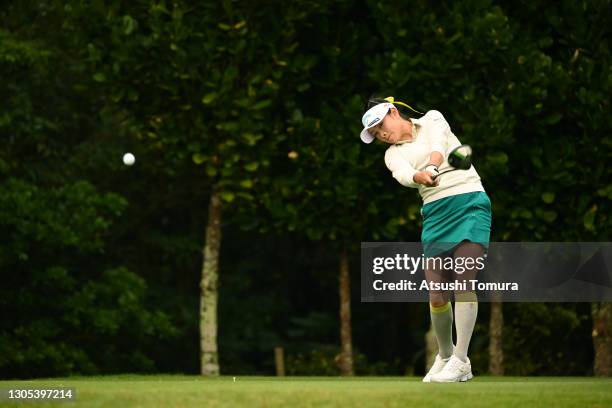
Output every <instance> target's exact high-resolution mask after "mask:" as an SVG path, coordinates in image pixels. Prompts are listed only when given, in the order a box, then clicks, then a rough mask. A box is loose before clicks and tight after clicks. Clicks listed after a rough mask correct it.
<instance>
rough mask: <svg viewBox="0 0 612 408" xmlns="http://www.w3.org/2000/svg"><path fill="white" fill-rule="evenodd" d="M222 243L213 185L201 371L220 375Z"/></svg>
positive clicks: (202, 308)
mask: <svg viewBox="0 0 612 408" xmlns="http://www.w3.org/2000/svg"><path fill="white" fill-rule="evenodd" d="M220 245H221V198H220V196H219V192H218V191H217V190H216V189H213V191H212V193H211V196H210V203H209V206H208V224H207V225H206V242H205V243H204V250H203V253H204V262H203V265H202V280H201V281H200V373H201V374H202V375H208V376H212V375H219V355H218V351H217V297H218V293H217V287H218V280H219V247H220Z"/></svg>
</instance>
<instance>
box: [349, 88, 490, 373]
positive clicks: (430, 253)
mask: <svg viewBox="0 0 612 408" xmlns="http://www.w3.org/2000/svg"><path fill="white" fill-rule="evenodd" d="M396 104H401V105H404V106H408V105H405V104H403V103H401V102H396V101H394V99H393V98H392V97H389V98H385V99H374V100H371V101H370V103H369V106H368V110H367V111H366V112H365V114H364V115H363V117H362V123H363V130H362V131H361V135H360V136H361V140H362V141H363V142H365V143H371V142H372V141H373V140H374V139H378V140H380V141H381V142H384V143H387V144H389V145H390V146H389V147H388V148H387V151H386V153H385V164H386V165H387V167H388V168H389V170H390V171H391V173H392V174H393V177H394V178H395V179H396V180H397V181H398V182H399V183H400V184H402V185H403V186H406V187H413V188H418V191H419V194H420V195H421V198H422V199H423V207H422V209H421V214H422V216H423V230H422V233H421V241H422V242H423V247H424V252H425V257H444V258H446V257H452V258H451V259H453V260H454V261H456V262H457V263H454V265H455V269H454V270H444V269H442V268H441V266H440V264H441V263H440V262H439V263H436V262H432V263H429V262H428V266H427V268H425V275H426V278H427V281H428V282H431V281H435V282H448V281H451V282H452V281H459V282H466V281H469V279H475V278H476V273H477V272H478V266H479V265H480V266H482V263H477V262H478V261H477V259H478V258H480V260H481V261H482V260H483V256H484V254H485V250H486V248H487V247H488V245H489V235H490V231H491V202H490V201H489V198H488V196H487V194H486V193H485V191H484V188H483V186H482V183H481V182H480V176H479V175H478V173H477V172H476V170H475V169H474V167H473V166H472V167H470V168H469V169H468V170H457V171H452V172H449V173H446V174H440V176H439V177H437V176H438V174H439V173H442V172H444V171H445V170H450V169H451V167H450V165H449V164H448V161H447V157H448V154H449V152H450V151H451V150H453V149H454V148H455V147H457V146H459V145H460V144H461V143H460V142H459V140H458V139H457V137H455V135H454V134H453V133H452V132H451V129H450V126H449V125H448V123H447V122H446V120H445V119H444V116H442V114H441V113H440V112H438V111H435V110H432V111H429V112H427V113H426V114H425V115H423V116H422V117H421V118H419V119H413V118H409V117H406V116H404V115H402V114H400V112H399V111H398V109H397V107H396V106H395V105H396ZM410 109H412V108H410ZM469 258H472V259H473V261H472V262H465V259H469ZM460 260H461V261H462V262H461V264H462V265H464V267H461V268H457V265H459V262H458V261H460ZM468 264H469V266H470V267H469V268H468V267H467V265H468ZM436 265H437V266H436ZM468 286H469V285H468ZM460 289H461V290H455V291H454V294H455V317H454V320H455V328H456V332H457V343H456V345H453V335H452V333H453V309H452V306H451V303H450V295H451V292H450V291H443V290H441V291H434V290H430V292H429V308H430V316H431V323H432V326H433V329H434V332H435V334H436V339H437V342H438V350H439V351H438V355H437V356H436V359H435V362H434V364H433V366H432V367H431V369H430V370H429V372H428V373H427V375H425V378H423V381H424V382H456V381H468V380H470V379H471V378H472V377H473V375H472V366H471V364H470V359H469V358H468V356H467V353H468V346H469V344H470V339H471V337H472V332H473V330H474V325H475V323H476V316H477V314H478V303H477V299H476V293H475V292H473V291H470V290H467V289H469V287H468V288H460ZM463 289H466V290H463Z"/></svg>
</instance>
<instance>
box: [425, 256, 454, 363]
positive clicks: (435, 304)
mask: <svg viewBox="0 0 612 408" xmlns="http://www.w3.org/2000/svg"><path fill="white" fill-rule="evenodd" d="M425 276H426V278H427V281H428V282H432V281H433V282H443V281H444V280H445V278H444V276H445V274H444V271H443V270H441V271H437V270H435V269H433V268H432V269H425ZM449 299H450V293H449V292H445V291H429V315H430V316H431V325H432V327H433V329H434V333H435V334H436V340H437V342H438V354H439V355H440V357H441V358H443V359H445V358H448V357H450V356H451V355H452V354H453V308H452V306H451V302H450V301H449Z"/></svg>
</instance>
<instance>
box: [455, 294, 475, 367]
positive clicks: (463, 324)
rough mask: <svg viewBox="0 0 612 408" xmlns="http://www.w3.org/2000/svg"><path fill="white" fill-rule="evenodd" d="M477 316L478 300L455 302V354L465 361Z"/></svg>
mask: <svg viewBox="0 0 612 408" xmlns="http://www.w3.org/2000/svg"><path fill="white" fill-rule="evenodd" d="M476 316H478V302H455V328H456V329H457V346H456V347H455V352H454V354H455V356H456V357H458V358H459V359H460V360H462V361H463V362H464V363H465V362H467V353H468V347H469V346H470V340H471V339H472V333H473V332H474V325H475V324H476Z"/></svg>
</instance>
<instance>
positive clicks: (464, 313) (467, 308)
mask: <svg viewBox="0 0 612 408" xmlns="http://www.w3.org/2000/svg"><path fill="white" fill-rule="evenodd" d="M453 255H454V258H455V262H456V265H458V263H457V258H464V259H467V258H473V259H474V261H473V262H471V263H470V264H471V265H470V266H471V267H470V268H467V267H465V266H463V267H462V268H463V269H464V270H463V271H462V273H457V272H455V273H454V276H455V280H458V281H461V282H468V281H469V280H470V279H476V274H477V272H478V270H477V269H476V265H477V263H476V262H475V260H476V258H478V257H482V256H483V255H484V248H483V247H482V246H481V245H480V244H476V243H473V242H464V243H462V244H460V245H459V246H458V247H457V248H456V249H455V252H454V254H453ZM468 287H469V285H468ZM477 316H478V299H477V297H476V293H475V292H473V291H470V290H465V291H463V290H460V291H459V290H458V291H455V328H456V329H457V345H456V347H455V352H454V354H455V356H457V357H458V358H459V359H460V360H462V361H463V362H467V353H468V348H469V345H470V340H471V338H472V333H473V332H474V325H475V324H476V317H477Z"/></svg>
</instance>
